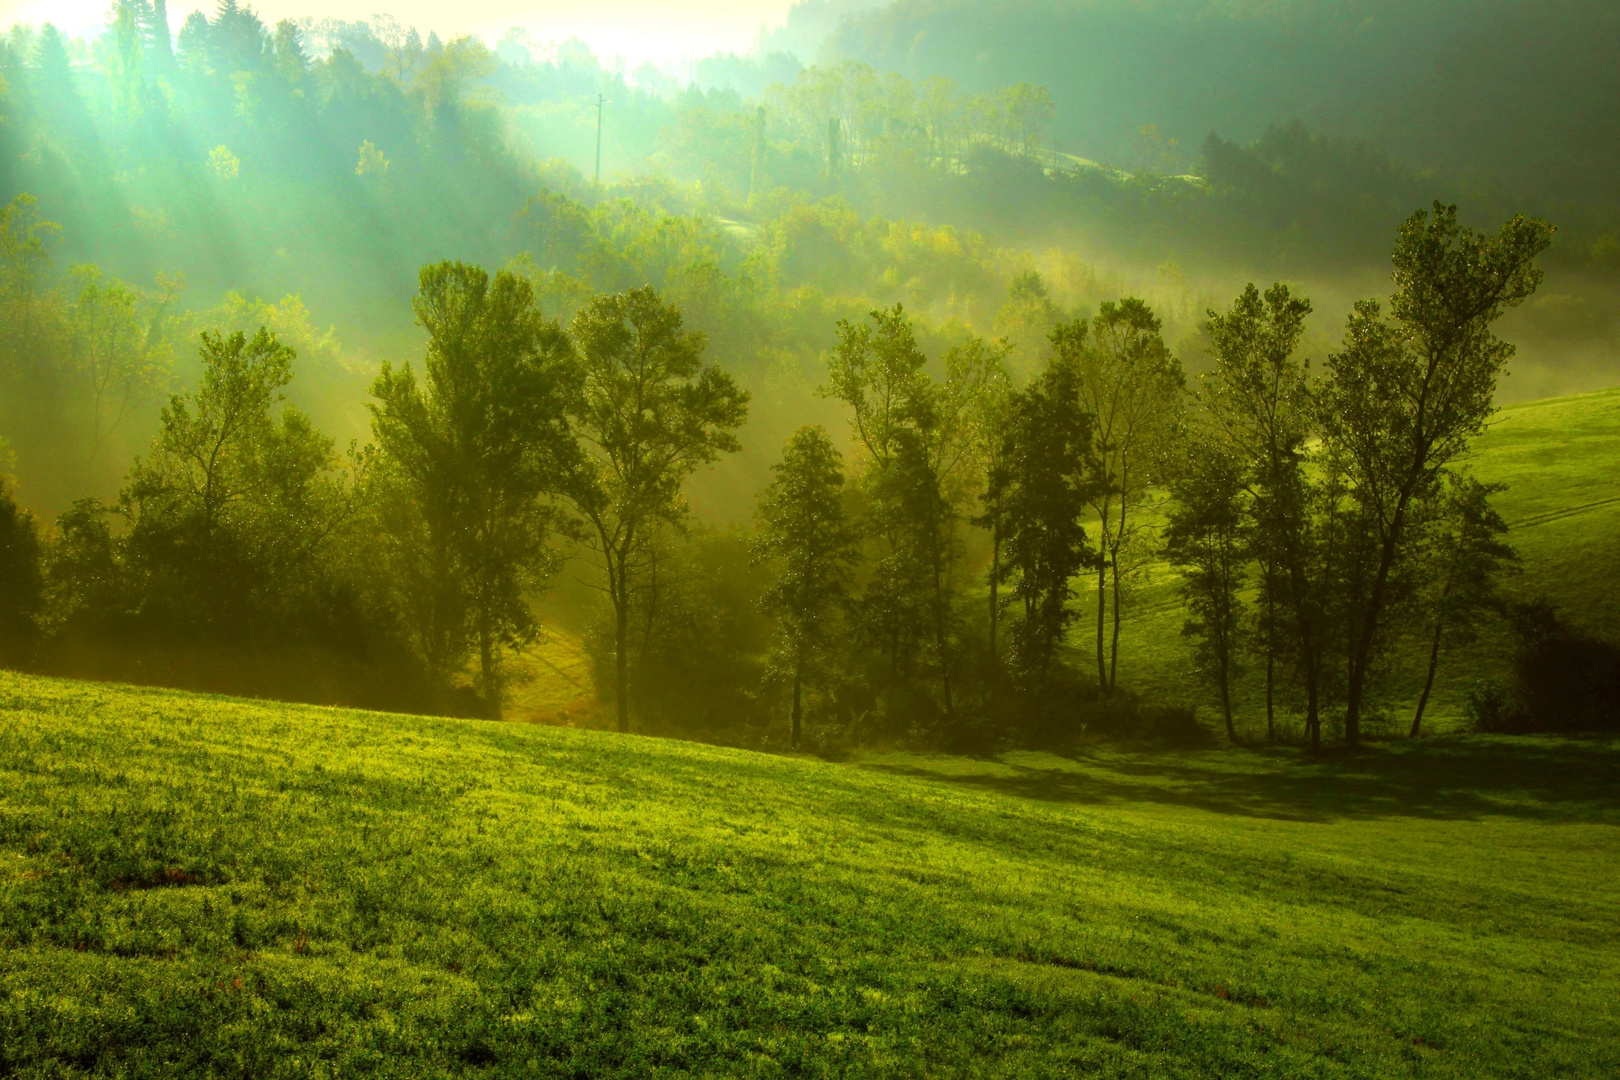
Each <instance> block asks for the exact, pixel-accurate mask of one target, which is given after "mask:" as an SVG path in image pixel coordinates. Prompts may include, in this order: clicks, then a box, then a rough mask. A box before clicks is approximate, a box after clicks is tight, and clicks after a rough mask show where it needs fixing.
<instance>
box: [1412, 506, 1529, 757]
mask: <svg viewBox="0 0 1620 1080" xmlns="http://www.w3.org/2000/svg"><path fill="white" fill-rule="evenodd" d="M1501 490H1502V485H1500V484H1485V483H1481V482H1480V481H1479V480H1477V479H1475V478H1474V477H1472V476H1466V475H1456V474H1453V475H1451V476H1448V477H1447V478H1446V482H1445V486H1444V490H1443V491H1442V493H1441V496H1440V498H1439V499H1438V504H1439V505H1438V506H1437V507H1436V510H1437V513H1435V514H1434V515H1433V520H1432V521H1431V522H1429V523H1428V524H1429V528H1428V529H1427V530H1426V532H1427V533H1428V536H1427V537H1426V538H1425V540H1426V542H1425V544H1424V546H1425V548H1426V549H1427V550H1426V551H1425V552H1424V553H1423V555H1422V556H1421V557H1420V564H1421V567H1422V576H1423V578H1424V580H1425V587H1424V588H1422V589H1420V590H1419V594H1418V599H1419V603H1420V605H1421V606H1422V608H1423V609H1424V612H1425V614H1426V616H1427V617H1426V618H1425V619H1424V629H1425V630H1426V631H1427V636H1428V638H1429V643H1428V644H1429V662H1428V666H1427V668H1426V669H1425V671H1424V675H1423V691H1422V693H1421V694H1419V695H1418V703H1417V708H1416V709H1415V710H1414V711H1413V713H1412V730H1411V732H1410V734H1411V737H1412V738H1414V739H1415V738H1417V736H1418V733H1419V732H1420V731H1421V730H1422V727H1423V713H1424V711H1425V710H1426V709H1427V708H1428V704H1429V694H1430V693H1431V692H1432V691H1433V690H1434V677H1435V673H1436V672H1437V671H1438V670H1439V667H1440V653H1441V650H1442V649H1443V648H1455V647H1456V646H1457V645H1459V644H1463V643H1465V642H1467V641H1470V640H1472V639H1473V637H1474V634H1475V632H1476V628H1477V627H1478V624H1479V622H1480V619H1481V618H1482V617H1483V616H1484V615H1485V614H1486V613H1487V612H1489V611H1491V610H1492V609H1497V610H1499V609H1500V606H1501V597H1500V596H1499V594H1498V593H1497V591H1496V586H1497V582H1498V581H1499V579H1500V578H1501V576H1502V574H1503V573H1504V572H1505V571H1506V570H1508V569H1509V568H1511V567H1513V566H1514V565H1516V563H1517V560H1518V553H1517V552H1515V551H1514V550H1513V548H1512V546H1511V545H1509V544H1508V543H1507V541H1506V540H1504V539H1503V537H1504V536H1505V535H1506V533H1507V528H1508V527H1507V522H1505V521H1503V520H1502V516H1501V515H1500V514H1498V513H1497V512H1496V510H1495V508H1493V507H1492V506H1491V503H1490V498H1491V496H1492V495H1494V494H1496V493H1497V492H1498V491H1501Z"/></svg>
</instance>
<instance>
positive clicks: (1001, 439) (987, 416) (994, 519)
mask: <svg viewBox="0 0 1620 1080" xmlns="http://www.w3.org/2000/svg"><path fill="white" fill-rule="evenodd" d="M968 347H969V348H973V349H975V350H977V351H978V354H979V355H978V357H977V359H976V363H975V365H974V366H976V367H978V368H979V370H980V371H981V372H982V376H981V378H980V379H979V380H978V383H979V385H978V389H977V391H976V392H975V393H974V394H973V396H972V400H971V402H970V403H969V405H970V407H969V417H970V421H969V422H970V427H971V432H972V439H973V446H974V453H975V456H976V458H977V462H976V464H977V467H978V472H979V475H980V477H981V478H982V481H983V484H982V487H983V490H982V491H981V492H980V494H979V503H980V505H981V506H982V507H983V510H984V512H983V513H981V514H979V515H978V516H977V517H974V518H973V519H972V523H973V524H974V525H977V526H979V527H980V528H982V529H985V530H986V531H988V532H989V533H990V569H989V570H988V572H987V573H986V574H985V581H986V583H987V584H988V585H989V587H990V588H989V592H990V601H989V602H990V621H989V627H990V641H989V645H990V649H989V656H990V663H991V666H992V667H993V668H997V669H999V665H1000V663H1001V643H1000V629H1001V609H1002V606H1003V605H1002V600H1001V584H1002V582H1003V580H1005V577H1006V575H1005V573H1004V572H1003V571H1002V568H1001V549H1002V545H1003V543H1004V541H1005V540H1006V535H1007V501H1006V500H1007V494H1008V488H1009V484H1010V483H1011V479H1010V475H1009V473H1008V468H1007V465H1008V458H1007V455H1008V452H1009V451H1010V449H1011V448H1012V445H1013V444H1012V443H1011V441H1010V440H1009V438H1008V433H1009V431H1010V428H1011V425H1012V424H1013V423H1014V422H1015V420H1016V418H1017V415H1018V412H1017V410H1018V394H1017V393H1016V392H1015V391H1014V390H1013V387H1012V380H1011V379H1010V378H1008V375H1007V356H1008V354H1009V353H1010V352H1011V350H1012V346H1011V345H1009V344H1008V343H1007V341H1006V339H1005V338H1003V339H1001V340H1000V341H997V342H995V343H994V344H990V343H987V342H985V341H984V340H983V339H981V338H974V339H973V340H972V341H971V342H970V343H969V345H968Z"/></svg>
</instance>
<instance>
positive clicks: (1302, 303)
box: [1203, 283, 1315, 739]
mask: <svg viewBox="0 0 1620 1080" xmlns="http://www.w3.org/2000/svg"><path fill="white" fill-rule="evenodd" d="M1310 312H1311V303H1310V301H1309V300H1307V299H1306V298H1305V297H1303V296H1296V295H1294V294H1293V293H1292V292H1290V291H1289V288H1288V286H1286V285H1283V284H1280V283H1279V284H1276V285H1273V286H1272V287H1271V288H1269V289H1267V290H1266V292H1265V295H1264V296H1263V297H1262V296H1261V294H1260V290H1259V289H1257V288H1255V287H1254V285H1252V284H1251V285H1249V286H1248V287H1247V288H1245V289H1244V290H1243V293H1242V295H1240V296H1239V297H1238V298H1237V299H1236V300H1235V301H1233V303H1232V307H1231V308H1230V309H1229V310H1228V311H1227V312H1226V314H1224V315H1222V314H1219V313H1217V312H1214V311H1211V312H1209V317H1208V319H1207V321H1206V322H1205V324H1204V330H1205V334H1206V336H1207V338H1208V340H1209V343H1210V353H1211V354H1212V356H1213V357H1214V360H1215V363H1214V367H1213V370H1211V371H1210V372H1209V373H1208V374H1207V375H1205V376H1204V378H1203V398H1204V403H1205V407H1206V413H1207V416H1208V418H1209V420H1210V421H1211V424H1212V426H1213V427H1214V429H1215V430H1216V431H1218V432H1219V433H1220V434H1221V436H1223V437H1224V439H1225V441H1226V443H1227V444H1228V446H1229V453H1230V454H1231V455H1232V456H1233V457H1234V458H1235V459H1236V460H1237V462H1238V463H1239V465H1240V472H1239V476H1240V479H1241V481H1242V483H1243V485H1244V488H1245V490H1246V492H1247V495H1248V498H1249V506H1248V514H1249V515H1250V517H1251V521H1252V526H1253V535H1252V538H1251V539H1252V548H1253V552H1254V555H1255V557H1256V559H1257V560H1258V561H1259V564H1260V602H1261V605H1262V607H1263V611H1262V613H1261V616H1260V624H1261V626H1260V628H1261V634H1262V637H1263V641H1264V644H1263V649H1264V652H1265V660H1266V736H1267V738H1268V739H1275V738H1276V734H1277V722H1276V684H1277V680H1276V667H1277V659H1278V656H1279V654H1280V652H1281V649H1280V644H1279V642H1278V638H1277V635H1278V634H1279V633H1280V632H1281V630H1282V627H1281V621H1282V620H1281V617H1280V616H1279V613H1278V610H1277V605H1278V602H1279V600H1280V599H1281V598H1282V597H1283V595H1284V593H1285V589H1284V587H1283V582H1282V579H1281V576H1280V575H1282V574H1283V573H1284V572H1285V570H1286V567H1287V563H1288V558H1289V552H1290V548H1291V545H1293V544H1295V542H1296V541H1297V539H1298V536H1299V525H1300V522H1299V514H1300V513H1301V511H1302V506H1301V502H1300V499H1299V494H1300V491H1301V485H1302V483H1303V477H1302V473H1301V470H1302V468H1303V461H1304V448H1305V443H1306V440H1307V439H1308V438H1309V437H1310V435H1311V433H1312V431H1313V425H1314V422H1315V417H1314V415H1313V413H1312V401H1311V394H1310V378H1309V374H1310V373H1309V371H1308V369H1307V368H1306V366H1305V365H1304V363H1302V362H1301V361H1300V360H1299V358H1297V357H1296V356H1295V352H1296V350H1297V349H1298V347H1299V339H1300V335H1301V334H1302V333H1303V332H1304V329H1305V317H1306V316H1307V315H1309V314H1310ZM1296 622H1297V620H1296Z"/></svg>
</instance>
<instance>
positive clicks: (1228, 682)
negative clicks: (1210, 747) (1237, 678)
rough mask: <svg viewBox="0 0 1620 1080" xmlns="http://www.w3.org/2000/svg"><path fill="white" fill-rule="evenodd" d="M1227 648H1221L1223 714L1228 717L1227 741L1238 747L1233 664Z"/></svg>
mask: <svg viewBox="0 0 1620 1080" xmlns="http://www.w3.org/2000/svg"><path fill="white" fill-rule="evenodd" d="M1226 653H1227V646H1225V645H1223V646H1221V670H1220V674H1221V712H1222V713H1223V714H1224V715H1225V717H1226V741H1227V742H1229V743H1231V744H1232V745H1233V746H1236V745H1237V741H1238V737H1237V728H1235V727H1233V726H1232V677H1231V663H1230V662H1229V661H1228V659H1227V656H1226Z"/></svg>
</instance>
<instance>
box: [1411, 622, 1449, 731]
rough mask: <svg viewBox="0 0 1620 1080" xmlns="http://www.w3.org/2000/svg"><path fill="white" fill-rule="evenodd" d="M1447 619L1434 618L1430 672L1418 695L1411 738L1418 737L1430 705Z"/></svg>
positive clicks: (1430, 650) (1430, 646)
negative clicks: (1424, 713)
mask: <svg viewBox="0 0 1620 1080" xmlns="http://www.w3.org/2000/svg"><path fill="white" fill-rule="evenodd" d="M1445 625H1446V624H1445V620H1443V619H1436V620H1434V639H1433V640H1432V641H1430V642H1429V673H1428V674H1427V675H1425V676H1424V678H1423V693H1422V694H1421V695H1419V696H1418V703H1417V712H1415V713H1413V714H1412V734H1411V736H1410V737H1411V738H1414V739H1415V738H1417V737H1418V729H1419V728H1420V727H1422V725H1423V710H1424V709H1425V708H1427V707H1428V705H1429V691H1431V690H1433V689H1434V672H1435V669H1436V668H1437V667H1439V666H1440V635H1441V633H1442V632H1443V631H1444V630H1445Z"/></svg>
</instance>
